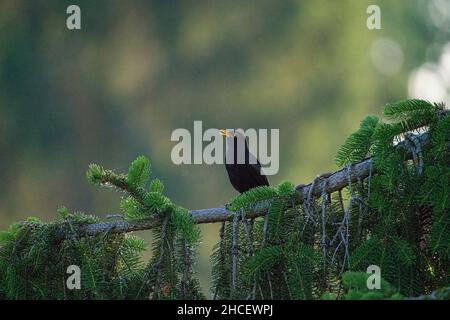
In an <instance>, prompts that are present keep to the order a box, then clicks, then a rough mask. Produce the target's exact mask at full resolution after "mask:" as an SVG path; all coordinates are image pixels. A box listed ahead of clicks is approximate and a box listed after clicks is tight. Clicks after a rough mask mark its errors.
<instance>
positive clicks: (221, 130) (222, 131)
mask: <svg viewBox="0 0 450 320" xmlns="http://www.w3.org/2000/svg"><path fill="white" fill-rule="evenodd" d="M219 132H220V134H221V135H223V136H224V137H232V136H233V133H232V132H230V131H228V130H225V129H220V130H219Z"/></svg>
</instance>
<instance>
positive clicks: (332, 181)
mask: <svg viewBox="0 0 450 320" xmlns="http://www.w3.org/2000/svg"><path fill="white" fill-rule="evenodd" d="M416 137H417V139H418V141H419V142H420V144H421V145H422V146H423V145H426V144H427V143H428V135H427V133H422V134H418V135H417V136H416ZM397 148H399V149H403V150H404V151H406V153H407V154H408V155H409V156H412V155H411V152H410V149H411V146H410V144H409V143H408V142H407V141H406V140H405V141H402V142H400V143H399V144H398V145H397ZM370 173H372V174H376V169H375V168H374V167H373V164H372V158H367V159H365V160H362V161H360V162H357V163H355V164H352V166H351V168H350V170H348V168H343V169H341V170H339V171H336V172H334V173H332V174H326V175H321V176H318V177H317V178H316V179H315V181H314V182H311V183H309V184H307V185H298V186H297V187H296V190H297V192H298V193H299V197H298V198H297V204H301V203H303V202H304V201H305V200H306V199H307V197H308V196H309V195H311V196H312V197H320V196H321V195H322V191H323V190H325V192H326V193H333V192H336V191H339V190H342V189H343V188H345V187H346V186H347V185H348V182H349V174H350V179H351V181H352V183H353V182H356V181H357V180H358V179H365V178H367V177H368V176H369V175H370ZM311 188H312V190H311ZM267 209H268V204H266V205H261V206H258V207H257V208H255V209H254V210H253V211H252V212H249V213H246V218H256V217H259V216H263V215H264V214H265V213H266V212H267ZM190 213H191V215H192V216H193V218H194V219H195V221H196V222H197V223H214V222H223V221H230V220H232V219H233V216H234V214H233V212H230V211H228V210H227V209H226V208H225V207H219V208H209V209H200V210H191V211H190ZM161 220H162V219H161V217H152V218H149V219H145V220H138V221H109V222H99V223H94V224H88V225H83V226H81V227H79V228H78V230H77V234H78V236H79V237H84V236H95V235H98V234H100V233H103V232H110V233H126V232H131V231H138V230H148V229H152V228H154V227H156V226H158V225H160V224H161ZM65 236H66V235H61V238H62V239H63V238H65Z"/></svg>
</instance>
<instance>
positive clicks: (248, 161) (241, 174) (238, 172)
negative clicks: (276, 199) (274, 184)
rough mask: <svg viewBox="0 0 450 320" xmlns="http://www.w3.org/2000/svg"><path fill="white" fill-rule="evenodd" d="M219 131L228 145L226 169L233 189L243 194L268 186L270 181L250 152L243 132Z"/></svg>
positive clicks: (239, 130) (238, 130)
mask: <svg viewBox="0 0 450 320" xmlns="http://www.w3.org/2000/svg"><path fill="white" fill-rule="evenodd" d="M219 131H220V134H221V135H223V136H224V137H225V140H226V143H227V151H226V154H225V168H226V169H227V172H228V178H229V179H230V182H231V184H232V185H233V187H234V188H235V189H236V190H237V191H239V192H240V193H243V192H245V191H247V190H250V189H252V188H255V187H259V186H268V185H269V181H268V180H267V177H266V176H265V175H264V173H263V171H262V170H261V164H260V163H259V161H258V159H257V158H256V157H255V156H254V155H253V154H252V153H251V152H250V151H249V150H248V146H247V140H246V139H245V135H244V133H243V131H242V130H241V129H237V130H235V131H229V130H224V129H222V130H219ZM242 151H244V152H243V154H240V153H241V152H242Z"/></svg>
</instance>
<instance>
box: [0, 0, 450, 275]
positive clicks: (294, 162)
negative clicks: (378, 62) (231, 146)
mask: <svg viewBox="0 0 450 320" xmlns="http://www.w3.org/2000/svg"><path fill="white" fill-rule="evenodd" d="M70 4H72V1H67V0H45V1H44V0H33V1H25V0H18V1H12V0H6V1H1V2H0V43H1V44H2V45H1V49H0V175H1V177H2V183H1V184H0V228H1V229H5V228H6V227H7V226H8V225H9V224H10V223H11V222H12V221H16V220H19V219H25V217H27V216H29V215H38V216H40V217H42V218H43V219H44V220H47V221H48V220H50V219H52V217H53V212H54V211H55V208H57V207H58V206H59V205H60V204H61V203H65V204H66V205H67V206H68V207H76V208H80V209H83V210H84V211H86V212H96V213H110V212H112V211H113V210H115V208H114V207H113V203H114V201H112V200H117V198H118V196H117V195H114V194H112V195H111V194H110V193H106V192H105V193H96V192H91V191H92V190H90V189H87V188H85V187H84V181H83V179H82V176H83V174H82V173H83V172H84V170H85V168H86V165H87V164H88V163H90V162H92V161H93V162H98V163H103V164H105V165H106V166H107V167H110V168H116V169H124V168H123V167H122V166H123V164H124V163H128V162H130V161H131V160H132V159H134V158H135V157H136V156H137V155H138V154H146V155H149V157H150V158H151V159H152V161H153V164H154V165H155V167H156V168H158V169H157V172H155V173H156V175H157V176H159V177H161V179H162V180H164V181H165V182H166V186H167V189H166V192H167V194H168V195H169V196H170V197H171V198H172V199H174V201H176V202H177V203H180V204H182V205H183V206H185V207H188V208H199V207H212V206H217V205H219V204H222V203H224V202H225V201H227V200H228V199H229V198H230V197H231V196H232V195H233V194H234V193H233V190H232V188H231V186H230V184H229V182H228V179H227V177H226V174H225V169H224V168H222V167H221V166H193V165H191V166H187V165H185V166H175V165H174V164H172V163H171V161H170V150H171V147H172V143H171V142H170V133H171V132H172V130H174V129H175V128H180V127H185V128H192V124H193V121H194V120H203V122H204V127H205V128H206V127H228V128H234V127H244V128H250V127H255V128H259V127H262V128H280V143H281V144H280V153H281V154H280V161H281V163H280V172H279V174H278V175H277V176H274V177H270V180H271V183H272V184H277V183H278V182H280V181H282V180H283V179H289V180H291V181H294V182H296V183H300V182H305V181H309V180H310V179H311V178H312V177H314V176H315V175H316V174H317V173H319V172H325V171H329V170H332V169H333V168H334V164H333V158H334V155H335V153H336V150H337V148H338V146H339V144H340V143H341V141H343V139H344V138H345V137H346V136H347V135H348V133H350V132H352V131H353V130H354V129H355V128H357V126H358V121H357V120H356V119H360V118H362V116H363V115H365V114H367V113H375V114H377V113H378V112H379V110H378V106H379V105H383V104H385V103H386V102H388V101H396V100H401V99H403V98H404V97H405V94H406V91H407V90H406V87H407V79H408V75H409V72H410V71H411V70H412V69H413V68H415V67H417V66H418V65H420V64H421V63H423V62H425V61H426V60H427V59H433V58H435V54H434V52H436V50H435V49H433V48H435V47H436V46H439V45H440V44H443V43H445V42H446V41H448V39H449V37H448V33H447V32H446V31H442V30H440V29H438V28H436V27H435V26H434V25H433V24H432V23H431V22H430V18H429V16H428V10H426V6H427V1H420V0H417V1H416V0H415V1H409V0H402V1H387V0H384V1H368V0H367V1H366V0H363V1H360V0H344V1H325V0H320V1H275V0H262V1H257V0H251V1H245V2H242V1H234V0H232V1H221V2H211V1H147V0H145V1H144V0H132V1H121V0H111V1H106V0H98V1H95V2H93V1H88V0H79V1H77V4H78V5H79V6H80V7H81V11H82V30H80V31H69V30H67V29H66V26H65V20H66V17H67V15H66V13H65V12H66V8H67V6H68V5H70ZM369 4H378V5H380V7H381V8H382V30H377V31H370V30H368V29H367V28H366V18H367V14H366V8H367V6H368V5H369ZM445 30H447V29H445ZM382 38H389V39H392V40H394V41H395V42H396V43H398V44H399V45H400V47H401V48H402V50H403V56H404V61H403V63H402V65H401V68H400V71H399V72H398V73H396V74H394V75H391V76H386V75H383V74H382V73H380V72H378V70H377V68H376V67H375V66H374V65H373V63H372V61H371V50H372V44H373V42H374V41H376V40H377V39H382ZM430 48H432V50H430ZM205 195H208V196H207V197H205ZM217 228H218V226H208V227H202V229H203V230H205V231H207V232H206V233H205V236H204V244H203V246H202V248H201V250H202V253H203V254H201V256H200V259H201V261H200V262H201V263H200V265H199V267H200V268H202V270H203V271H206V272H202V274H209V272H207V270H208V256H209V253H210V250H211V245H212V243H214V242H215V240H216V237H217V232H216V231H217ZM146 238H149V237H148V236H146ZM203 281H204V283H205V282H206V281H207V279H203Z"/></svg>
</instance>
